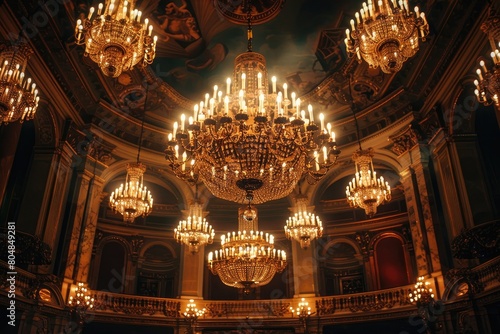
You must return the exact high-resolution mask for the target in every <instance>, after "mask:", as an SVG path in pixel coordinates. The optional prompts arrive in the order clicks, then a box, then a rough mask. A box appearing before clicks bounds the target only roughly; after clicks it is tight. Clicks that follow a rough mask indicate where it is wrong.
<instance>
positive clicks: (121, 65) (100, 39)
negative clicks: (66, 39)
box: [75, 0, 157, 78]
mask: <svg viewBox="0 0 500 334" xmlns="http://www.w3.org/2000/svg"><path fill="white" fill-rule="evenodd" d="M134 7H135V0H131V1H122V0H108V1H105V4H104V5H103V4H102V3H100V4H99V6H98V7H97V13H95V15H94V12H95V8H94V7H91V8H90V11H89V14H88V16H87V17H86V18H84V19H83V21H82V20H81V19H78V20H77V21H76V27H75V38H76V44H78V45H83V44H85V55H86V56H89V57H90V59H92V60H93V61H94V62H95V63H97V64H98V65H99V67H100V68H101V70H102V72H103V73H104V74H105V75H107V76H109V77H113V78H116V77H118V76H119V75H120V74H121V73H122V72H123V71H128V70H131V69H132V68H133V67H134V66H135V65H137V64H143V65H144V64H151V63H152V62H153V59H154V57H155V50H156V41H157V36H154V38H153V37H152V36H151V34H152V31H153V26H152V25H148V22H149V20H148V19H145V20H144V23H141V16H142V12H141V11H139V10H137V9H136V8H134Z"/></svg>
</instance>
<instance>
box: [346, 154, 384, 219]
mask: <svg viewBox="0 0 500 334" xmlns="http://www.w3.org/2000/svg"><path fill="white" fill-rule="evenodd" d="M372 157H373V150H372V149H371V148H369V149H368V150H363V149H361V147H360V149H359V150H357V151H356V152H354V153H353V155H352V160H353V161H354V163H355V165H356V174H355V175H354V177H353V179H352V181H349V185H348V186H347V187H346V195H347V201H348V202H349V204H350V205H351V207H359V208H362V209H364V210H365V213H366V215H367V216H368V217H372V216H373V215H374V214H376V213H377V207H378V206H379V205H381V204H382V203H384V202H388V201H390V200H391V186H389V183H388V182H387V181H384V177H383V176H380V177H378V178H377V172H375V170H374V169H373V161H372Z"/></svg>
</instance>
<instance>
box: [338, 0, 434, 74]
mask: <svg viewBox="0 0 500 334" xmlns="http://www.w3.org/2000/svg"><path fill="white" fill-rule="evenodd" d="M355 17H356V20H354V19H352V20H351V21H350V24H351V30H349V29H347V30H346V35H347V37H346V39H345V44H346V46H347V51H348V52H349V54H350V55H356V56H357V57H358V60H359V61H361V59H364V60H365V61H366V62H367V63H368V65H369V66H370V67H373V68H376V67H380V69H381V70H382V71H383V72H384V73H396V72H398V71H399V70H400V69H401V68H402V66H403V63H404V62H405V61H406V60H407V59H408V58H410V57H413V56H414V55H415V54H416V53H417V51H418V48H419V38H421V39H422V41H425V37H426V36H427V35H428V34H429V25H428V23H427V20H426V18H425V14H424V13H423V12H420V11H419V9H418V7H415V11H414V12H411V11H410V8H409V4H408V1H407V0H404V1H401V0H400V1H397V0H391V1H389V0H378V1H372V0H368V3H366V2H363V6H362V8H361V9H360V11H359V12H357V13H356V14H355Z"/></svg>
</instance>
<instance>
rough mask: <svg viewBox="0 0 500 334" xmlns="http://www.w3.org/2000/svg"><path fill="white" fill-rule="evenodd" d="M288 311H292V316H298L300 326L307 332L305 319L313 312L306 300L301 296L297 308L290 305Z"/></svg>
mask: <svg viewBox="0 0 500 334" xmlns="http://www.w3.org/2000/svg"><path fill="white" fill-rule="evenodd" d="M290 312H292V317H293V315H294V314H295V315H296V316H297V317H298V318H299V320H300V322H301V323H302V326H303V327H304V329H305V330H306V332H307V319H309V318H310V317H311V315H313V314H314V312H311V307H310V306H309V302H307V301H306V299H305V298H302V299H301V301H300V302H299V305H298V306H297V308H295V309H294V308H293V307H291V306H290Z"/></svg>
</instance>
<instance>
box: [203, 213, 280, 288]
mask: <svg viewBox="0 0 500 334" xmlns="http://www.w3.org/2000/svg"><path fill="white" fill-rule="evenodd" d="M257 222H258V217H257V211H256V208H255V207H253V206H249V207H243V208H239V210H238V232H232V233H227V235H222V236H221V249H219V250H216V251H215V252H210V253H209V254H208V267H209V268H210V271H211V272H212V273H213V274H214V275H219V278H220V279H221V281H222V283H224V284H225V285H228V286H232V287H235V288H243V289H244V290H243V291H244V293H245V294H250V292H251V289H252V288H255V287H258V286H263V285H266V284H267V283H269V282H270V281H271V279H272V278H273V277H274V275H275V274H276V273H280V272H282V271H283V269H285V267H286V253H285V251H283V250H277V249H275V248H274V236H272V235H271V234H269V233H264V232H262V231H258V230H257Z"/></svg>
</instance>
